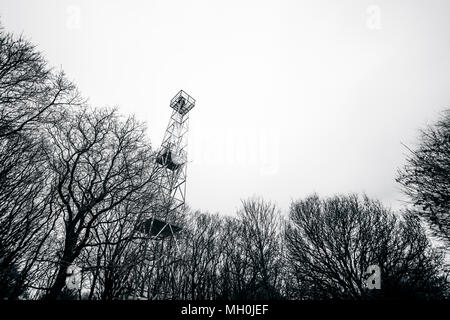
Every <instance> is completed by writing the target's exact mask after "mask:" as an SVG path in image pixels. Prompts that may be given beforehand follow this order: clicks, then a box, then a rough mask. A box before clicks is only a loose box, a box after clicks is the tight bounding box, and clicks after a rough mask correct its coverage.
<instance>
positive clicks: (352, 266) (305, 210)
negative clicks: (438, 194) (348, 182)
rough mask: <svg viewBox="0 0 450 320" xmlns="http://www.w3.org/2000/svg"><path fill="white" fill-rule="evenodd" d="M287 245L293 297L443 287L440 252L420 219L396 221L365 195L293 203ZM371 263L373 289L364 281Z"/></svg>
mask: <svg viewBox="0 0 450 320" xmlns="http://www.w3.org/2000/svg"><path fill="white" fill-rule="evenodd" d="M286 245H287V250H288V265H289V266H290V268H291V277H292V282H293V283H295V285H292V286H291V289H293V290H294V295H293V296H294V297H297V298H303V299H305V298H306V299H308V298H314V299H329V298H339V299H360V298H370V297H372V298H373V297H377V298H383V297H385V298H386V297H390V298H392V297H406V296H415V297H422V298H430V297H431V298H436V297H442V295H443V294H444V293H445V291H446V289H447V283H446V276H445V275H444V274H443V270H442V255H440V254H438V253H437V252H435V251H434V250H433V249H432V248H431V244H430V242H429V240H428V239H427V237H426V235H425V233H424V231H423V229H422V228H421V226H420V224H419V223H418V221H416V220H414V218H412V217H410V216H406V218H405V219H404V220H399V219H398V218H397V217H396V216H395V215H394V214H392V213H391V212H390V211H389V210H387V209H385V208H384V207H383V206H382V205H381V204H380V203H379V202H378V201H373V200H370V199H368V198H367V197H364V199H363V200H360V199H359V198H358V197H357V196H356V195H350V196H336V197H333V198H327V199H324V200H320V199H319V197H318V196H316V195H315V196H310V197H308V198H307V199H305V200H302V201H297V202H294V203H292V206H291V211H290V223H289V225H288V228H287V230H286ZM374 264H375V265H378V266H379V267H380V269H381V286H382V288H381V290H380V291H378V292H377V293H374V292H372V291H369V290H368V289H367V287H366V282H365V281H366V280H367V277H368V275H367V274H366V271H367V268H368V267H369V266H370V265H374ZM375 292H376V291H375Z"/></svg>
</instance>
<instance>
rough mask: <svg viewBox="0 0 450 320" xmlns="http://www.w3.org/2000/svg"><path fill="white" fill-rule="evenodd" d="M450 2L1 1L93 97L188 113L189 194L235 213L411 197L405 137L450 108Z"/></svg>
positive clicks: (157, 127)
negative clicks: (405, 181) (263, 202)
mask: <svg viewBox="0 0 450 320" xmlns="http://www.w3.org/2000/svg"><path fill="white" fill-rule="evenodd" d="M449 15H450V2H449V1H445V0H443V1H430V0H427V1H425V0H423V1H412V0H410V1H393V0H389V1H375V0H373V1H362V0H361V1H356V0H355V1H344V0H340V1H336V0H329V1H324V0H322V1H318V0H313V1H300V0H290V1H282V0H276V1H275V0H274V1H262V0H255V1H245V0H238V1H235V0H226V1H225V0H224V1H211V0H201V1H188V0H180V1H168V0H162V1H130V0H126V1H112V0H103V1H92V0H90V1H74V0H73V1H61V0H53V1H42V0H40V1H31V0H29V1H23V0H9V1H6V0H0V17H1V22H2V24H3V26H4V27H5V29H7V30H8V31H12V32H15V33H23V34H24V35H25V36H26V37H28V38H29V39H31V40H32V41H33V42H34V43H35V44H36V45H37V47H38V49H39V50H40V51H42V52H43V53H44V55H45V56H46V58H47V59H48V61H49V63H50V65H52V66H55V67H57V68H62V69H63V70H65V71H66V73H67V76H68V77H69V78H70V79H71V80H73V81H74V82H75V83H76V84H77V85H78V87H79V89H80V91H81V92H82V93H83V95H84V96H85V97H88V98H89V99H90V102H91V104H92V105H93V106H97V107H102V106H118V107H119V108H120V110H121V111H122V112H123V113H125V114H127V113H134V114H136V115H137V117H138V118H139V119H141V120H144V121H146V122H147V123H148V126H149V135H150V138H151V141H152V144H153V146H154V147H158V145H159V144H160V143H161V139H162V136H163V133H164V130H165V127H166V125H167V123H168V119H169V116H170V111H171V109H170V108H169V101H170V99H171V98H172V97H173V96H174V95H175V94H176V93H177V91H178V90H180V89H183V90H185V91H186V92H188V93H189V94H190V95H192V96H193V97H194V98H195V99H196V100H197V104H196V106H195V108H194V109H193V110H192V111H191V113H190V116H191V117H190V119H191V120H190V132H189V154H188V158H189V161H190V162H189V165H188V169H187V170H188V171H187V172H188V182H187V184H188V185H187V200H188V204H189V205H190V206H191V207H192V208H194V209H201V210H208V211H211V212H221V213H224V214H233V213H234V212H235V211H236V208H238V207H239V205H240V199H242V198H246V197H249V196H252V195H260V196H262V197H264V198H265V199H268V200H272V201H274V202H276V203H277V204H278V205H279V207H280V208H281V209H282V210H284V211H286V210H287V209H288V207H289V203H290V201H291V199H297V198H301V197H304V196H306V195H309V194H311V193H313V192H317V193H319V194H320V195H323V196H326V195H332V194H335V193H347V192H366V193H367V194H368V195H369V196H372V197H376V198H379V199H380V200H382V201H384V203H385V204H387V205H388V206H391V207H393V208H399V207H400V206H401V205H402V203H401V202H400V201H399V200H400V199H401V198H402V196H401V193H400V190H399V187H398V185H397V184H396V183H395V180H394V179H395V175H396V170H397V168H398V167H400V166H401V165H402V164H404V162H405V154H406V150H405V148H403V147H402V145H401V142H403V143H406V144H408V145H413V144H414V142H415V141H416V136H417V130H418V129H419V128H420V127H423V126H424V125H425V124H427V123H431V122H432V121H433V120H435V119H436V118H437V116H438V114H439V112H440V111H441V110H443V109H444V108H446V107H448V106H449V105H450V90H449V88H450V87H449V84H450V80H449V79H450V78H449V75H450V59H449V57H450V19H449Z"/></svg>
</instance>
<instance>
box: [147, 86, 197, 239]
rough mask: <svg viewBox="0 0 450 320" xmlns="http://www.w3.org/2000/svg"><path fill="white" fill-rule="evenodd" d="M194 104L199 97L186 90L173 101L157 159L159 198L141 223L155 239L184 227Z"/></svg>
mask: <svg viewBox="0 0 450 320" xmlns="http://www.w3.org/2000/svg"><path fill="white" fill-rule="evenodd" d="M194 106H195V99H193V98H192V97H191V96H189V95H188V94H187V93H186V92H184V91H183V90H181V91H179V92H178V93H177V94H176V95H175V97H173V98H172V100H171V101H170V107H171V108H172V109H173V110H172V115H171V116H170V120H169V124H168V126H167V129H166V132H165V134H164V138H163V141H162V143H161V148H160V149H159V150H158V153H157V156H156V161H155V169H154V170H156V171H157V172H156V175H155V176H156V181H155V184H156V188H157V190H156V191H157V192H156V195H157V196H156V199H155V200H156V201H154V205H153V206H152V210H151V211H152V212H151V213H150V215H149V216H147V217H145V219H144V221H143V222H142V223H141V224H140V226H139V230H140V231H141V232H143V233H145V234H147V235H149V236H151V237H152V238H154V239H163V238H166V237H173V236H174V234H175V233H177V232H178V231H180V230H181V227H179V226H177V224H178V222H179V214H180V213H181V212H183V211H184V204H185V199H186V198H185V194H186V169H187V132H188V128H189V127H188V124H189V111H190V110H191V109H192V108H193V107H194Z"/></svg>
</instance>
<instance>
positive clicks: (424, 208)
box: [397, 110, 450, 241]
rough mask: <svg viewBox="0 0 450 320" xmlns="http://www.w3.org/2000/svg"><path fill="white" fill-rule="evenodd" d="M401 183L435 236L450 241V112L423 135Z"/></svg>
mask: <svg viewBox="0 0 450 320" xmlns="http://www.w3.org/2000/svg"><path fill="white" fill-rule="evenodd" d="M410 152H411V154H410V156H409V158H408V159H407V164H406V165H405V166H404V167H403V169H402V170H400V171H399V173H398V178H397V181H398V182H400V183H401V185H402V186H403V190H404V192H405V193H406V194H407V195H408V196H409V197H410V199H411V200H412V203H413V205H414V212H415V213H417V214H419V215H420V216H421V217H423V218H424V219H425V220H426V221H427V222H428V223H429V225H430V226H431V228H432V230H433V231H434V233H435V235H437V236H439V237H440V238H441V239H446V240H447V241H450V110H446V111H444V113H443V115H442V117H441V118H440V119H439V120H438V121H437V122H436V123H434V124H433V125H431V126H429V127H428V128H426V129H424V130H422V131H421V135H420V139H419V145H418V147H417V148H416V149H414V150H410Z"/></svg>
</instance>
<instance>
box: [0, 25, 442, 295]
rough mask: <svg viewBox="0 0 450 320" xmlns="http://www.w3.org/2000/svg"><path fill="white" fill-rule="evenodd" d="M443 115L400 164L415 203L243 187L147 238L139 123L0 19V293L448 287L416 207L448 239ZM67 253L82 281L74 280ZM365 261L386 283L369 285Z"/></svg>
mask: <svg viewBox="0 0 450 320" xmlns="http://www.w3.org/2000/svg"><path fill="white" fill-rule="evenodd" d="M449 122H450V121H449V117H448V116H445V117H443V120H442V121H441V122H439V125H438V126H436V127H435V128H431V129H430V130H435V132H436V136H437V137H438V139H436V140H435V143H434V144H433V143H430V148H435V149H436V148H437V149H436V150H434V151H433V152H434V153H433V152H431V151H427V150H428V149H423V150H425V151H423V153H424V154H425V156H423V155H422V154H421V153H420V152H422V149H419V151H417V152H413V153H412V154H411V158H410V159H409V160H408V165H407V166H405V169H404V170H401V171H400V172H399V178H398V179H399V182H400V183H402V184H403V185H404V186H405V190H407V191H408V194H409V196H410V197H411V199H412V200H413V201H414V203H413V204H414V207H413V208H414V210H410V211H408V212H406V211H405V213H394V212H391V211H390V210H389V209H387V208H385V207H384V206H383V205H382V204H381V203H380V202H378V201H376V200H372V199H369V198H367V197H366V196H357V195H339V196H335V197H330V198H323V199H321V198H319V197H318V196H317V195H312V196H310V197H307V198H306V199H303V200H298V201H294V202H293V203H292V204H291V208H290V210H289V214H288V215H287V216H284V215H283V214H282V213H281V212H280V211H279V210H278V209H277V207H276V206H275V205H274V204H271V203H270V202H266V201H264V200H263V199H260V198H252V199H248V200H245V201H243V202H242V206H241V208H240V209H239V210H238V212H237V213H236V217H226V216H223V215H218V214H209V213H201V212H196V211H193V210H190V209H187V210H186V211H185V212H182V213H180V220H179V221H178V223H179V225H180V226H182V227H183V231H182V232H180V233H179V234H177V236H176V238H173V239H172V238H169V239H166V240H164V241H162V240H158V241H156V240H151V239H148V238H146V237H145V236H144V235H143V234H141V233H140V232H138V231H137V228H136V224H137V223H138V222H139V221H140V220H141V218H142V216H143V215H145V214H146V213H148V212H151V210H152V207H153V201H154V199H155V198H156V194H155V192H156V191H155V187H154V184H153V181H154V180H155V171H154V170H153V165H154V160H155V153H154V151H153V150H152V148H151V144H150V142H149V140H148V139H147V137H146V127H145V125H144V124H143V123H141V122H139V121H138V120H136V119H135V118H134V117H123V116H121V115H120V114H119V113H118V111H117V110H116V109H108V108H92V107H90V106H89V105H88V103H87V101H86V100H84V99H83V98H82V97H81V95H80V93H79V92H78V91H77V89H76V87H75V85H74V84H73V83H71V82H70V81H69V80H67V78H66V76H65V75H64V73H63V72H56V71H55V70H53V69H51V68H49V67H48V65H47V63H46V61H45V59H44V58H43V57H42V55H41V54H40V53H39V52H38V51H37V50H36V49H35V47H34V46H33V45H32V44H31V43H30V42H29V41H27V40H26V39H24V38H23V37H17V36H14V35H12V34H10V33H7V32H6V31H4V30H3V29H1V30H0V298H2V299H48V300H50V299H103V300H110V299H130V298H133V299H138V298H140V299H331V298H337V299H376V298H397V297H418V298H444V297H446V296H447V295H448V294H449V290H448V284H449V282H448V279H447V271H446V270H445V268H444V263H443V255H442V253H440V252H438V251H437V250H436V249H433V247H432V245H431V241H430V239H429V238H428V237H427V235H426V233H425V230H424V228H423V226H422V224H421V218H420V217H424V219H425V221H427V222H429V223H430V224H431V225H432V226H436V227H435V228H433V230H435V232H436V233H437V235H441V236H442V237H444V238H445V235H446V232H447V231H448V228H447V229H446V228H445V225H446V224H445V223H446V221H447V220H446V219H448V213H449V211H448V208H449V201H450V200H449V192H450V187H449V186H450V183H449V179H448V177H450V174H449V172H450V166H449V161H450V160H449V159H450V156H449V154H448V153H449V150H450V148H448V146H449V141H450V139H449V136H450V135H449V133H448V132H449V130H448V127H449V125H448V124H449ZM442 128H446V130H447V131H445V130H443V129H442ZM424 132H425V131H424ZM433 132H434V131H433ZM438 133H439V134H438ZM416 157H418V158H417V159H419V160H420V161H422V162H421V163H426V164H427V165H428V167H430V168H432V169H426V168H425V169H423V170H422V169H420V167H419V165H420V164H417V162H420V161H419V160H416ZM433 157H434V158H433ZM433 159H434V161H435V162H437V164H433V165H432V164H431V163H432V162H433ZM414 166H415V167H414ZM414 168H416V169H414ZM427 174H428V175H427ZM431 175H434V176H433V177H431ZM436 177H439V178H436ZM414 179H416V180H414ZM433 179H436V183H439V185H434V182H433ZM415 181H416V182H415ZM420 181H422V183H419V182H420ZM427 183H428V184H427ZM424 185H426V187H427V188H426V190H427V192H421V189H420V188H424ZM435 193H439V194H438V195H436V194H435ZM433 221H438V222H439V224H438V225H436V224H433V223H434V222H433ZM439 226H440V227H439ZM439 232H441V233H439ZM74 264H75V265H77V266H78V267H80V268H81V271H82V272H81V283H80V285H79V289H75V290H69V289H68V288H67V287H66V277H67V274H68V268H69V266H70V265H74ZM371 265H377V266H379V268H380V275H381V289H376V290H370V289H369V288H368V285H367V281H368V279H369V276H370V275H369V274H367V272H366V271H367V269H368V267H369V266H371Z"/></svg>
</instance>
